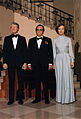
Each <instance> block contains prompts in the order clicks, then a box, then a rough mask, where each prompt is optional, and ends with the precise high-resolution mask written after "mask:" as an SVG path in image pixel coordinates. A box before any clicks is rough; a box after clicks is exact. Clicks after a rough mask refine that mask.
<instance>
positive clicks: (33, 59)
mask: <svg viewBox="0 0 81 119" xmlns="http://www.w3.org/2000/svg"><path fill="white" fill-rule="evenodd" d="M43 34H44V26H43V25H41V24H39V25H37V27H36V35H37V36H36V37H33V38H31V39H30V40H29V44H28V52H29V55H28V56H29V60H28V68H29V69H30V70H32V71H33V74H34V79H35V91H36V92H35V100H34V101H33V102H32V103H38V102H40V101H41V81H42V82H43V88H44V97H45V104H49V103H50V101H49V94H48V86H47V82H48V70H50V69H52V63H53V51H52V42H51V39H50V38H48V37H45V36H43Z"/></svg>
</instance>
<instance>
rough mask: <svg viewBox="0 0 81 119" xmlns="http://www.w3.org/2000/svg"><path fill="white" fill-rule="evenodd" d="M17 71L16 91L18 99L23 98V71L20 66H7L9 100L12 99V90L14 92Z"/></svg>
mask: <svg viewBox="0 0 81 119" xmlns="http://www.w3.org/2000/svg"><path fill="white" fill-rule="evenodd" d="M16 72H17V79H18V93H19V100H22V99H23V93H24V81H23V73H22V69H21V68H20V67H9V68H8V77H9V101H14V92H15V74H16Z"/></svg>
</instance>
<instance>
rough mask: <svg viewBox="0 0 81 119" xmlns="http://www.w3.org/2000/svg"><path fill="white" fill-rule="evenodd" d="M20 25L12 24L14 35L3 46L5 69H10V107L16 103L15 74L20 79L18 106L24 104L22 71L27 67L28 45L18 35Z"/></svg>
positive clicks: (23, 38) (7, 38)
mask: <svg viewBox="0 0 81 119" xmlns="http://www.w3.org/2000/svg"><path fill="white" fill-rule="evenodd" d="M18 31H19V24H18V23H16V22H13V23H12V24H11V32H12V34H11V35H9V36H6V37H5V39H4V44H3V68H4V69H8V77H9V102H8V105H11V104H13V103H14V83H15V73H16V72H17V77H18V92H19V100H18V104H23V93H24V82H23V74H22V70H26V67H27V64H26V62H27V57H26V54H27V52H26V51H27V45H26V39H25V37H23V36H21V35H19V34H18Z"/></svg>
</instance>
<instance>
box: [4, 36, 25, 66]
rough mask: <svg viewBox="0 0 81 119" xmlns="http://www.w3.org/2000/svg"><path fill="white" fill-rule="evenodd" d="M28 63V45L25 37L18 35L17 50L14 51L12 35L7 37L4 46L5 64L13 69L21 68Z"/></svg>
mask: <svg viewBox="0 0 81 119" xmlns="http://www.w3.org/2000/svg"><path fill="white" fill-rule="evenodd" d="M26 62H27V44H26V39H25V37H23V36H20V35H18V41H17V46H16V49H14V46H13V41H12V35H10V36H6V37H5V39H4V44H3V63H6V64H7V65H8V66H10V67H12V66H14V65H16V66H21V67H22V65H23V63H26Z"/></svg>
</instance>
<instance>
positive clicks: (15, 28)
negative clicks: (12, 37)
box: [11, 24, 18, 34]
mask: <svg viewBox="0 0 81 119" xmlns="http://www.w3.org/2000/svg"><path fill="white" fill-rule="evenodd" d="M11 31H12V33H13V34H16V33H17V32H18V27H17V25H15V24H12V25H11Z"/></svg>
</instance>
